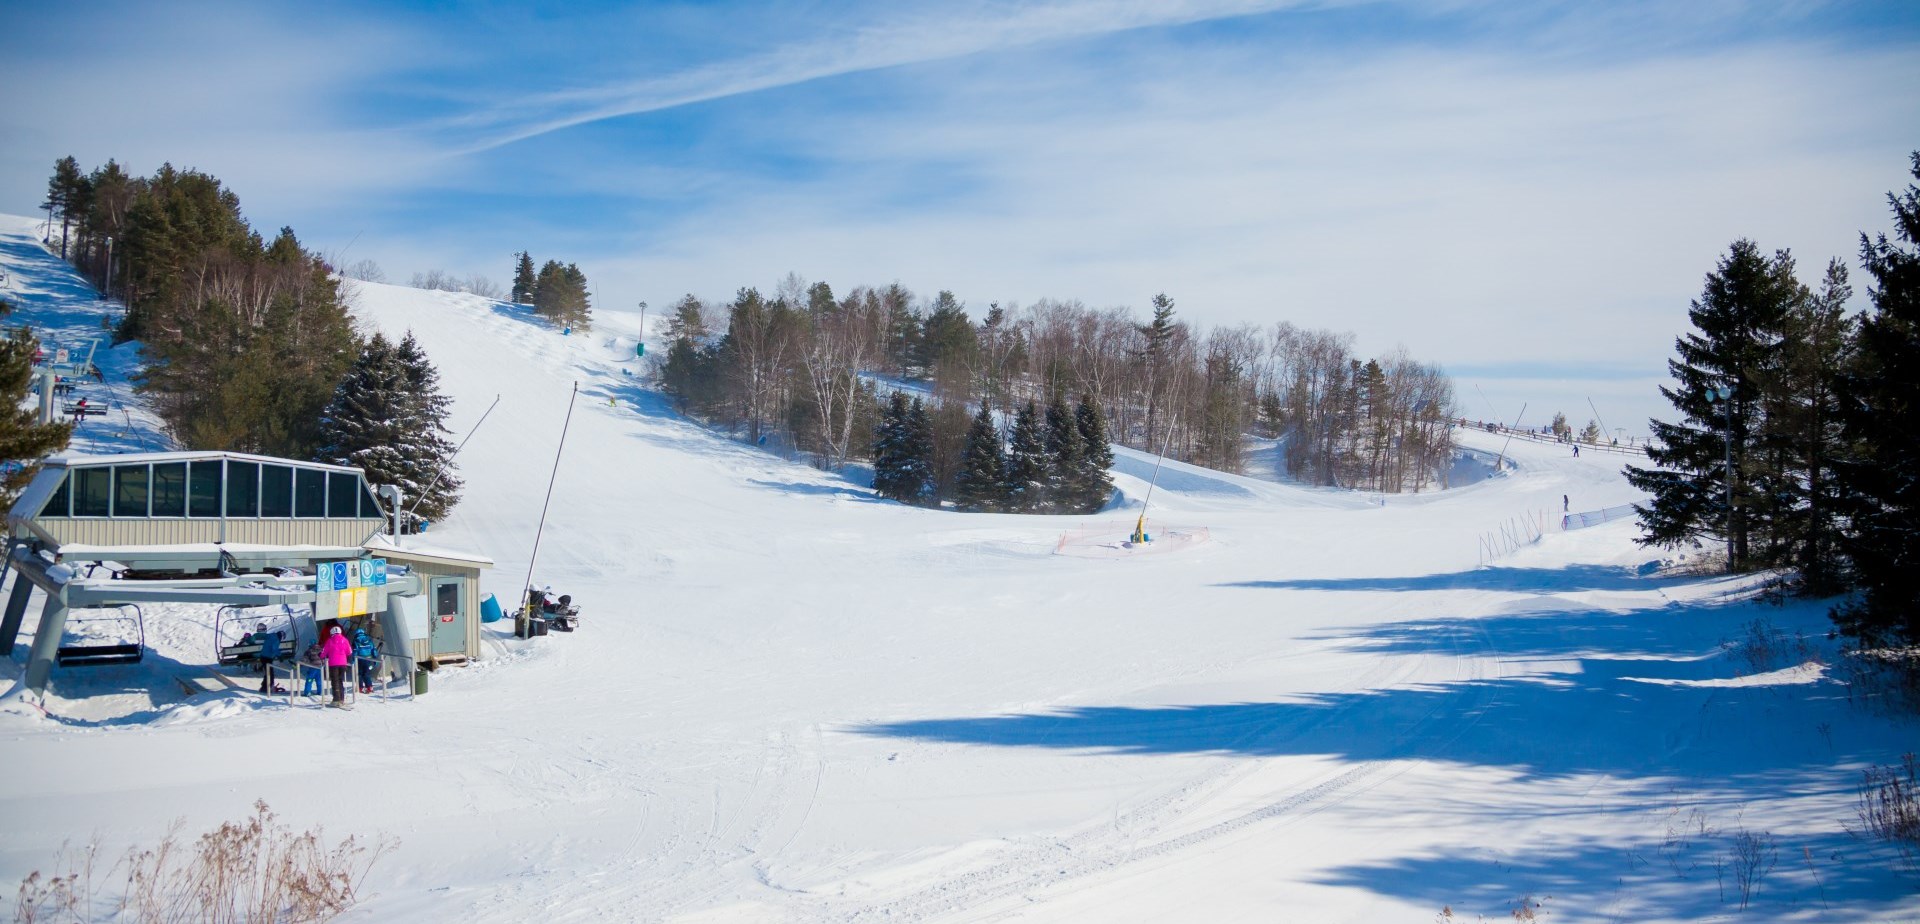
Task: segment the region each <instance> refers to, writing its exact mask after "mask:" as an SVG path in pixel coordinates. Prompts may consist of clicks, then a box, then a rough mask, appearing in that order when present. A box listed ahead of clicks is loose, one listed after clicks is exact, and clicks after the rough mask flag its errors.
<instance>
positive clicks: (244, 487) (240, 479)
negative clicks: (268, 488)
mask: <svg viewBox="0 0 1920 924" xmlns="http://www.w3.org/2000/svg"><path fill="white" fill-rule="evenodd" d="M259 515H260V463H258V462H235V461H233V460H231V459H229V460H227V516H230V517H257V516H259Z"/></svg>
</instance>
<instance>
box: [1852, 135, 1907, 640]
mask: <svg viewBox="0 0 1920 924" xmlns="http://www.w3.org/2000/svg"><path fill="white" fill-rule="evenodd" d="M1912 165H1913V166H1912V169H1913V178H1914V179H1915V180H1917V181H1920V151H1916V152H1914V154H1913V157H1912ZM1887 201H1888V204H1890V205H1891V206H1892V207H1893V238H1892V240H1889V239H1888V238H1887V236H1886V235H1885V234H1880V235H1878V236H1876V237H1874V238H1872V239H1869V238H1868V237H1867V236H1866V235H1864V234H1862V235H1861V236H1860V251H1861V262H1862V263H1864V264H1865V265H1866V269H1867V272H1868V274H1870V275H1871V276H1873V282H1874V286H1873V288H1872V289H1870V290H1869V292H1870V294H1871V295H1872V299H1873V309H1872V310H1871V311H1870V312H1868V314H1867V316H1866V317H1865V318H1863V319H1862V320H1861V322H1860V334H1859V359H1858V364H1857V367H1856V371H1855V372H1854V374H1852V375H1849V376H1847V377H1846V378H1845V379H1844V380H1843V381H1842V383H1841V384H1842V394H1843V397H1844V401H1843V402H1842V409H1843V410H1842V425H1843V427H1844V432H1845V434H1846V436H1847V437H1848V440H1847V444H1848V446H1849V447H1850V449H1851V452H1850V453H1849V455H1848V457H1847V458H1846V459H1845V460H1844V461H1843V463H1842V464H1841V465H1840V466H1838V472H1837V474H1838V475H1839V476H1840V478H1841V480H1842V483H1843V490H1842V495H1843V496H1844V498H1845V501H1846V509H1847V511H1848V512H1849V513H1850V514H1851V521H1852V528H1851V529H1850V530H1849V531H1848V533H1847V534H1846V536H1845V538H1844V540H1843V548H1844V551H1845V553H1846V556H1847V558H1848V559H1849V560H1850V563H1851V564H1852V567H1853V576H1854V580H1855V584H1856V586H1857V587H1858V588H1859V591H1860V593H1859V596H1858V597H1857V598H1856V599H1855V600H1853V601H1852V602H1851V603H1849V604H1848V605H1846V606H1843V607H1841V608H1839V609H1837V610H1836V611H1835V612H1834V614H1833V615H1834V621H1835V622H1836V623H1837V624H1838V626H1839V628H1840V631H1841V632H1843V633H1845V634H1847V635H1849V636H1852V637H1853V638H1856V639H1859V640H1860V643H1861V644H1862V645H1865V646H1868V647H1878V646H1894V645H1915V644H1920V581H1916V580H1915V579H1914V575H1916V574H1920V399H1917V398H1916V396H1920V186H1915V185H1913V184H1908V186H1907V188H1906V190H1905V192H1904V193H1902V194H1898V195H1895V194H1889V195H1888V196H1887Z"/></svg>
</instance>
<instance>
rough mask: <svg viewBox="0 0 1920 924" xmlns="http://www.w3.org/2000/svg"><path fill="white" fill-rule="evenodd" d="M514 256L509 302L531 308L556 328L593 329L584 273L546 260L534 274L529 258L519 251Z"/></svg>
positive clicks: (567, 265)
mask: <svg viewBox="0 0 1920 924" xmlns="http://www.w3.org/2000/svg"><path fill="white" fill-rule="evenodd" d="M515 257H516V259H515V261H514V268H513V291H512V292H511V293H510V294H509V295H508V298H509V299H510V300H512V301H513V302H515V303H517V304H522V305H532V306H533V310H534V311H535V312H537V313H538V314H539V315H540V316H541V317H543V318H546V319H547V320H548V321H551V322H553V323H554V324H556V325H558V326H560V327H567V328H573V327H577V328H580V329H581V330H585V329H587V328H589V327H591V326H593V305H592V304H591V299H590V298H589V296H588V292H589V289H588V288H587V274H586V273H583V272H581V271H580V267H579V266H576V265H575V264H572V263H566V264H562V263H561V262H560V261H558V260H548V261H547V262H546V263H545V264H543V265H542V266H541V267H540V271H539V272H538V273H536V272H534V269H533V257H532V255H530V254H528V253H527V252H526V251H521V252H520V253H518V254H516V255H515Z"/></svg>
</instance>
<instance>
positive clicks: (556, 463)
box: [520, 382, 580, 618]
mask: <svg viewBox="0 0 1920 924" xmlns="http://www.w3.org/2000/svg"><path fill="white" fill-rule="evenodd" d="M578 397H580V383H579V382H575V383H573V393H572V394H569V395H568V396H567V417H566V419H565V420H564V421H562V422H561V423H560V445H558V446H555V447H553V474H551V475H548V476H547V499H546V500H544V501H541V502H540V525H539V526H537V527H534V530H533V554H532V555H529V556H527V586H526V588H525V589H523V590H521V591H520V601H521V603H520V605H521V609H523V610H524V609H525V608H526V605H527V604H526V601H527V600H528V599H530V598H531V597H532V596H533V565H534V563H535V562H537V561H539V560H540V533H541V531H543V530H545V529H546V528H547V507H548V506H549V505H550V504H552V503H553V483H554V481H556V480H558V479H559V477H560V453H561V451H562V450H564V449H566V448H567V428H568V427H570V426H572V425H573V401H574V399H575V398H578ZM527 616H528V618H532V616H533V614H532V613H528V614H527Z"/></svg>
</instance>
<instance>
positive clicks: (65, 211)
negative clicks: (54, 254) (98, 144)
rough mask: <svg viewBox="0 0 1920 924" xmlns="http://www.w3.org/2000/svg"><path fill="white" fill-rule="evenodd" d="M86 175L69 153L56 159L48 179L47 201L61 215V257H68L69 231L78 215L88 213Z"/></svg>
mask: <svg viewBox="0 0 1920 924" xmlns="http://www.w3.org/2000/svg"><path fill="white" fill-rule="evenodd" d="M86 182H87V178H86V175H85V174H83V173H81V172H80V164H79V162H78V161H75V160H74V159H73V155H71V154H69V155H67V156H66V157H62V158H60V159H59V160H57V161H55V162H54V164H53V177H52V178H50V179H48V180H47V203H48V204H49V205H51V206H53V211H54V212H58V213H59V215H60V259H62V260H64V259H66V258H67V231H68V229H69V228H70V227H71V226H72V224H73V219H74V217H75V216H76V215H84V214H86V203H85V201H84V200H85V196H86V191H85V186H86Z"/></svg>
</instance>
